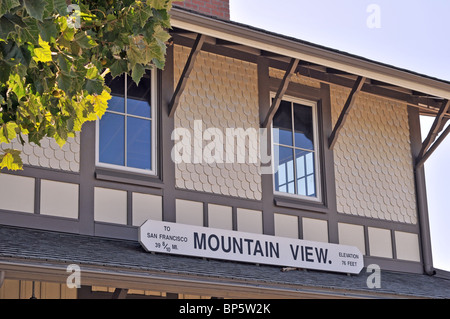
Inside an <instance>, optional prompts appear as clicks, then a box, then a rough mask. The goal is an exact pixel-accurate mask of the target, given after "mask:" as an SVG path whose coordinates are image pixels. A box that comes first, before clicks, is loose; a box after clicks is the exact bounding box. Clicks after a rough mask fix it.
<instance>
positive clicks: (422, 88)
mask: <svg viewBox="0 0 450 319" xmlns="http://www.w3.org/2000/svg"><path fill="white" fill-rule="evenodd" d="M171 24H172V26H173V27H177V28H180V29H185V30H189V31H191V32H195V33H200V34H204V35H207V36H211V37H214V38H216V39H221V40H225V41H230V42H233V43H236V44H240V45H245V46H248V47H252V48H255V49H259V50H264V51H268V52H272V53H276V54H279V55H283V56H286V57H290V58H296V59H299V60H302V61H307V62H311V63H315V64H319V65H323V66H325V67H328V68H333V69H337V70H342V71H345V72H348V73H351V74H354V75H357V76H362V77H365V78H368V79H372V80H376V81H381V82H385V83H388V84H392V85H395V86H399V87H403V88H406V89H410V90H414V91H419V92H423V93H426V94H429V95H431V96H436V97H441V98H445V99H450V83H448V82H446V81H441V80H438V79H434V78H431V77H428V76H424V75H420V74H416V73H413V72H410V71H407V70H402V69H398V68H395V67H391V66H388V65H385V64H382V63H377V62H374V61H370V60H367V59H364V58H362V57H357V56H352V55H350V54H346V53H344V52H339V51H336V50H332V49H328V48H325V47H320V46H316V45H312V44H308V43H305V42H303V41H300V40H296V39H291V38H288V37H284V36H281V35H276V34H273V33H270V32H264V31H263V30H258V29H255V28H252V27H249V26H245V25H240V24H237V23H230V22H227V21H222V20H218V19H214V18H210V17H207V16H203V15H199V14H195V13H192V12H188V11H185V10H180V9H177V8H174V9H172V11H171Z"/></svg>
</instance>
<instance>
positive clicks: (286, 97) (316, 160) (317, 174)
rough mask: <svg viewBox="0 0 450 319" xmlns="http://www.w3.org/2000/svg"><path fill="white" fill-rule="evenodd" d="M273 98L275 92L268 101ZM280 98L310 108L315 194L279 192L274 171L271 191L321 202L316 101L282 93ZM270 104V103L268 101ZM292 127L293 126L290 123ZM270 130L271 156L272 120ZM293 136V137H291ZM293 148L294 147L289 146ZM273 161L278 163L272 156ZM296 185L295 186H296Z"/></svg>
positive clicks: (275, 193)
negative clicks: (276, 187) (313, 195)
mask: <svg viewBox="0 0 450 319" xmlns="http://www.w3.org/2000/svg"><path fill="white" fill-rule="evenodd" d="M273 98H275V92H271V93H270V101H272V99H273ZM281 100H284V101H288V102H293V103H297V104H303V105H306V106H310V107H311V108H312V120H313V132H314V154H315V157H314V169H315V183H316V196H315V197H312V196H307V195H300V194H291V193H287V192H280V191H277V190H276V189H275V186H276V185H275V173H273V174H272V175H273V177H272V181H273V193H274V195H276V196H283V197H289V198H295V199H301V200H305V201H311V202H322V175H321V174H322V172H321V169H320V167H321V165H320V163H321V154H320V144H319V143H320V139H319V119H318V111H317V102H314V101H311V100H305V99H302V98H298V97H294V96H289V95H284V96H283V98H282V99H281ZM270 104H272V103H270ZM293 121H294V118H293V117H292V122H293ZM292 127H294V125H293V123H292ZM270 132H271V141H272V154H273V155H272V156H274V155H275V143H274V140H273V120H272V123H271V124H270ZM293 138H294V137H293ZM277 145H281V146H283V145H282V144H280V143H277ZM291 148H294V147H291ZM272 162H273V163H278V161H275V159H274V158H272ZM294 182H295V183H297V178H296V172H295V171H294ZM296 187H297V186H296Z"/></svg>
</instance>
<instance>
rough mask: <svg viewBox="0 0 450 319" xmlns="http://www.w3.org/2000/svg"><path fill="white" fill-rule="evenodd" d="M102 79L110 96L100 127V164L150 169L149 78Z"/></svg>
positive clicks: (150, 120) (150, 121)
mask: <svg viewBox="0 0 450 319" xmlns="http://www.w3.org/2000/svg"><path fill="white" fill-rule="evenodd" d="M105 80H106V81H107V83H108V85H110V87H111V95H112V96H113V97H112V98H111V99H110V100H109V101H108V109H107V110H106V112H105V114H104V115H103V117H102V118H101V120H100V124H99V159H98V160H99V162H101V163H105V164H112V165H118V166H125V167H131V168H138V169H143V170H152V133H151V131H152V118H151V115H152V113H151V105H150V100H151V99H150V91H151V90H150V79H149V78H146V77H144V78H142V80H141V81H140V83H139V86H137V85H136V84H135V83H134V82H133V81H132V80H131V78H129V77H125V76H121V77H117V78H115V79H114V80H111V78H110V77H109V78H107V79H105ZM108 81H109V82H108Z"/></svg>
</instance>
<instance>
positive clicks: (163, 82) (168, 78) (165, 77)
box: [157, 46, 176, 222]
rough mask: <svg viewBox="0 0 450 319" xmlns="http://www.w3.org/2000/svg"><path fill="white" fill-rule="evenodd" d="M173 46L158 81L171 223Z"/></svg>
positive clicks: (166, 214) (165, 194)
mask: <svg viewBox="0 0 450 319" xmlns="http://www.w3.org/2000/svg"><path fill="white" fill-rule="evenodd" d="M173 49H174V48H173V46H169V47H168V48H167V53H166V66H165V68H164V70H163V71H162V72H160V75H161V76H160V77H158V79H160V81H158V93H159V94H158V96H159V110H160V112H159V120H160V121H159V139H158V141H159V145H158V146H157V149H158V152H159V163H158V164H159V167H160V176H161V179H162V180H163V182H164V189H163V220H164V221H169V222H175V221H176V215H175V163H174V161H173V160H172V157H171V152H172V148H173V145H174V141H172V139H171V135H172V132H173V130H174V119H173V117H170V116H169V111H170V110H169V102H170V100H171V98H172V92H173V85H174V84H173V81H174V78H173V71H174V61H173V59H174V54H173Z"/></svg>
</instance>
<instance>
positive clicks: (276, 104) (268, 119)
mask: <svg viewBox="0 0 450 319" xmlns="http://www.w3.org/2000/svg"><path fill="white" fill-rule="evenodd" d="M298 62H299V60H298V59H291V62H290V63H289V67H288V68H287V70H286V73H285V74H284V77H283V80H282V81H281V84H280V87H279V88H278V91H277V94H276V95H275V99H274V100H273V103H272V105H271V107H270V109H269V112H268V113H267V116H266V119H265V120H264V122H263V123H262V127H265V128H267V127H268V126H269V125H270V123H272V119H273V117H274V115H275V113H276V112H277V110H278V107H279V106H280V103H281V99H282V98H283V95H284V93H286V90H287V88H288V85H289V81H290V79H291V77H292V75H293V74H294V72H295V70H296V69H297V66H298Z"/></svg>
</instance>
